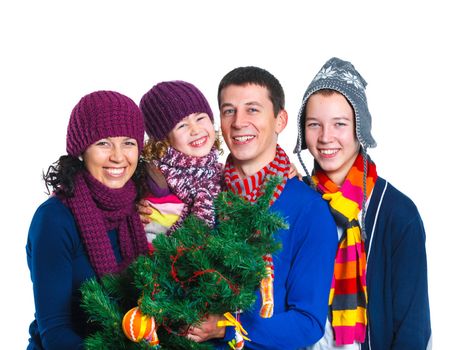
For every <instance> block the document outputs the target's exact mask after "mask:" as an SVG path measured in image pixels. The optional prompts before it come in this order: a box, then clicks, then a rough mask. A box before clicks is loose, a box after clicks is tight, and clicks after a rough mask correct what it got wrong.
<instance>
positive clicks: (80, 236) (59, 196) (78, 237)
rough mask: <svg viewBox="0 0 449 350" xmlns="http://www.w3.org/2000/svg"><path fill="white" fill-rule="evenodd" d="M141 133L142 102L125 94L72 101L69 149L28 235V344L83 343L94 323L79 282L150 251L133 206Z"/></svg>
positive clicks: (49, 178) (48, 178) (52, 170)
mask: <svg viewBox="0 0 449 350" xmlns="http://www.w3.org/2000/svg"><path fill="white" fill-rule="evenodd" d="M143 138H144V126H143V118H142V115H141V112H140V110H139V107H138V106H137V105H136V104H135V103H134V102H133V101H132V100H131V99H130V98H128V97H126V96H124V95H122V94H119V93H117V92H113V91H97V92H93V93H91V94H88V95H86V96H84V97H83V98H82V99H81V100H80V101H79V103H78V104H77V105H76V106H75V107H74V109H73V111H72V114H71V117H70V121H69V125H68V128H67V143H66V149H67V153H68V154H67V155H64V156H62V157H60V158H59V160H58V161H57V162H56V163H55V165H52V166H50V167H49V169H48V171H47V174H46V175H45V176H44V180H45V183H46V186H47V189H48V188H49V187H51V188H53V195H52V196H51V197H50V198H49V199H47V200H46V201H45V202H44V203H43V204H42V205H41V206H40V207H39V208H38V209H37V211H36V213H35V215H34V217H33V220H32V222H31V226H30V230H29V233H28V242H27V247H26V250H27V260H28V266H29V269H30V273H31V279H32V282H33V291H34V301H35V308H36V313H35V317H36V319H35V320H34V321H33V322H32V324H31V326H30V335H31V338H30V341H29V345H28V349H58V350H60V349H66V350H68V349H81V348H83V339H84V338H85V337H86V335H87V334H88V333H89V329H88V328H89V327H88V324H87V320H86V317H85V315H84V313H83V310H82V309H81V307H80V292H79V287H80V285H81V284H82V283H83V282H84V281H85V280H87V279H89V278H92V277H94V276H95V277H98V278H99V277H102V276H103V275H105V274H109V273H115V272H119V271H121V270H122V269H123V268H125V267H126V266H127V265H128V264H129V263H130V262H131V261H132V260H134V259H135V258H136V257H137V256H138V255H140V254H144V253H145V252H146V251H147V250H148V245H147V241H146V237H145V232H144V229H143V226H142V224H141V222H140V219H139V216H138V214H137V213H136V211H135V200H136V199H137V197H138V196H137V194H138V193H137V192H138V191H137V189H138V188H140V187H139V186H136V183H135V182H136V180H137V179H138V178H139V176H137V174H140V167H141V166H140V163H139V155H140V151H141V149H142V147H143ZM136 169H137V171H136ZM138 182H139V183H140V181H138Z"/></svg>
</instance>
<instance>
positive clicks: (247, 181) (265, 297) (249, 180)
mask: <svg viewBox="0 0 449 350" xmlns="http://www.w3.org/2000/svg"><path fill="white" fill-rule="evenodd" d="M289 170H290V160H289V159H288V156H287V154H286V153H285V152H284V150H283V149H282V148H281V147H280V146H279V145H277V146H276V156H275V157H274V159H273V161H272V162H271V163H269V164H268V165H267V166H265V167H264V168H263V169H262V170H260V171H258V172H257V173H255V174H254V175H252V176H248V177H245V178H244V179H240V177H239V174H238V171H237V169H236V168H235V167H234V165H233V164H232V157H231V156H228V159H227V160H226V165H225V170H224V177H225V183H226V185H227V188H228V189H229V190H230V191H232V192H233V193H236V194H238V195H240V196H242V197H243V198H245V199H247V200H248V201H250V202H256V201H257V199H258V198H259V197H260V196H261V195H262V194H263V193H264V189H265V186H263V185H264V183H265V182H266V181H267V180H268V179H269V177H270V176H280V177H282V179H283V181H282V182H281V183H280V184H279V185H278V186H277V188H276V191H275V192H274V194H273V198H272V199H271V201H270V205H272V204H273V203H274V201H275V200H276V199H278V198H279V196H280V195H281V193H282V191H283V189H284V187H285V184H286V182H287V180H288V173H289ZM263 259H264V261H265V263H266V269H267V277H265V278H264V279H263V280H262V281H261V283H260V293H261V297H262V307H261V309H260V316H261V317H263V318H270V317H271V316H272V315H273V308H274V297H273V281H274V265H273V258H272V256H271V255H270V254H266V255H264V257H263Z"/></svg>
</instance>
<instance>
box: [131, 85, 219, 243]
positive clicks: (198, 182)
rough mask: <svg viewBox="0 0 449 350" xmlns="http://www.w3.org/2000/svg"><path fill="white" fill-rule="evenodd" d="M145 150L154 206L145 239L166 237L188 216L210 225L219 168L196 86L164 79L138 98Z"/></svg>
mask: <svg viewBox="0 0 449 350" xmlns="http://www.w3.org/2000/svg"><path fill="white" fill-rule="evenodd" d="M140 108H141V110H142V112H143V114H144V120H145V129H146V132H147V134H148V136H149V139H148V141H147V142H146V145H145V148H144V157H145V158H146V160H147V162H148V166H147V170H148V174H149V175H150V176H149V179H148V186H149V190H150V193H151V194H150V195H149V196H147V197H146V200H147V201H148V202H149V205H150V206H151V208H152V213H151V215H150V216H149V220H148V221H149V222H148V223H147V224H146V226H145V231H146V233H147V238H148V241H149V242H150V243H151V241H152V240H153V239H154V237H155V236H156V234H159V233H167V234H170V233H171V232H172V231H173V230H175V229H176V228H178V227H179V226H180V225H181V224H182V222H183V220H184V219H185V218H186V217H187V215H188V214H190V213H192V214H194V215H196V216H197V217H198V218H200V219H202V220H203V221H204V222H206V224H207V225H209V226H211V227H213V225H214V224H215V216H214V206H213V201H214V199H215V197H216V196H217V195H218V193H219V192H220V191H221V189H222V165H221V164H220V163H219V162H218V150H219V147H218V146H219V143H218V139H217V137H216V133H215V130H214V125H213V114H212V111H211V108H210V106H209V104H208V102H207V100H206V98H205V97H204V95H203V94H202V93H201V91H199V90H198V89H197V88H196V87H195V86H194V85H192V84H190V83H187V82H184V81H166V82H161V83H159V84H157V85H155V86H153V87H152V88H151V89H150V90H149V91H148V92H147V93H146V94H145V95H144V96H143V97H142V99H141V101H140Z"/></svg>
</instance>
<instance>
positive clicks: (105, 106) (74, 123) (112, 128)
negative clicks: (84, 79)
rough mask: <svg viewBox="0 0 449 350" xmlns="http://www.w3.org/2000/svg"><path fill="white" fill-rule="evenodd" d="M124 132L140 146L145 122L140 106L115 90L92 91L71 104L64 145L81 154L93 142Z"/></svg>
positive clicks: (73, 152) (75, 154)
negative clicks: (75, 103)
mask: <svg viewBox="0 0 449 350" xmlns="http://www.w3.org/2000/svg"><path fill="white" fill-rule="evenodd" d="M118 136H126V137H131V138H133V139H136V141H137V144H138V146H139V150H141V149H142V147H143V138H144V126H143V117H142V113H141V111H140V109H139V107H138V106H137V105H136V103H135V102H134V101H133V100H131V99H130V98H129V97H127V96H125V95H122V94H120V93H118V92H114V91H95V92H92V93H90V94H88V95H86V96H84V97H83V98H81V100H80V101H79V102H78V104H77V105H76V106H75V107H74V108H73V110H72V114H71V116H70V120H69V125H68V127H67V137H66V142H67V143H66V149H67V153H68V154H69V155H71V156H74V157H78V156H80V155H81V154H82V153H83V152H84V151H85V150H86V149H87V148H88V147H89V146H90V145H92V144H93V143H94V142H96V141H98V140H101V139H103V138H107V137H118Z"/></svg>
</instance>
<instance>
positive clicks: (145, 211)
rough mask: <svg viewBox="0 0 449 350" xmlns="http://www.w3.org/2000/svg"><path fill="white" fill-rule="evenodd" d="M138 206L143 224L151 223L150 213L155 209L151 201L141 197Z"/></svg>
mask: <svg viewBox="0 0 449 350" xmlns="http://www.w3.org/2000/svg"><path fill="white" fill-rule="evenodd" d="M136 206H137V212H138V213H139V216H140V221H142V224H144V225H146V224H149V223H150V222H151V219H150V215H151V214H152V213H153V210H152V209H151V207H150V202H148V201H147V200H145V199H141V200H140V202H139V203H138V204H137V205H136Z"/></svg>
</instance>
